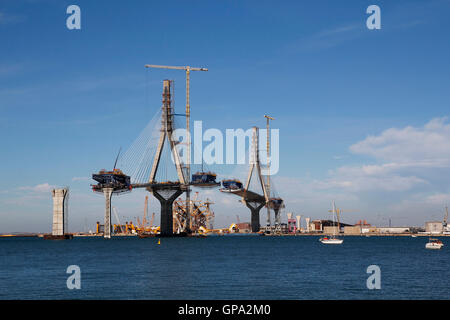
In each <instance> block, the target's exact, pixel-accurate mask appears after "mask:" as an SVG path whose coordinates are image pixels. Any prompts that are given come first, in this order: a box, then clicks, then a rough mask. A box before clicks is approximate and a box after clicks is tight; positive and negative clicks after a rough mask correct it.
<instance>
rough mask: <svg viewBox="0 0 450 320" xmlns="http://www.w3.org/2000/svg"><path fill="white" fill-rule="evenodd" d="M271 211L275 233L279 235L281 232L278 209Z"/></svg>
mask: <svg viewBox="0 0 450 320" xmlns="http://www.w3.org/2000/svg"><path fill="white" fill-rule="evenodd" d="M273 211H274V212H275V232H277V233H279V232H281V215H280V208H274V209H273Z"/></svg>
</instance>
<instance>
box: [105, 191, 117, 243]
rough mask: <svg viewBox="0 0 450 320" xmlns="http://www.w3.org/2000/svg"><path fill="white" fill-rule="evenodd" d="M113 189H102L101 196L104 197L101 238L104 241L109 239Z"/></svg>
mask: <svg viewBox="0 0 450 320" xmlns="http://www.w3.org/2000/svg"><path fill="white" fill-rule="evenodd" d="M113 190H114V189H113V188H104V189H103V194H104V195H105V200H106V206H105V225H104V227H103V237H104V238H106V239H110V238H111V197H112V194H113Z"/></svg>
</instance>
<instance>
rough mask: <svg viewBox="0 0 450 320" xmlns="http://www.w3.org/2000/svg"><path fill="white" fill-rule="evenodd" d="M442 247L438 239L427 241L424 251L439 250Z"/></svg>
mask: <svg viewBox="0 0 450 320" xmlns="http://www.w3.org/2000/svg"><path fill="white" fill-rule="evenodd" d="M443 246H444V244H443V243H442V241H441V240H439V239H431V238H430V241H428V243H427V244H426V245H425V248H426V249H441V248H442V247H443Z"/></svg>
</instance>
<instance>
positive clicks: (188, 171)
mask: <svg viewBox="0 0 450 320" xmlns="http://www.w3.org/2000/svg"><path fill="white" fill-rule="evenodd" d="M145 67H146V68H159V69H172V70H185V71H186V131H187V132H188V133H189V134H188V136H187V150H186V151H187V159H186V162H187V163H186V175H187V177H188V180H191V137H190V132H191V131H190V117H191V105H190V101H189V98H190V75H191V71H208V69H207V68H193V67H191V66H183V67H177V66H161V65H154V64H146V65H145ZM190 200H191V199H190V190H189V187H188V188H187V189H186V203H190ZM190 212H191V208H190V207H188V208H187V215H186V217H187V219H188V221H187V227H188V228H189V225H190V222H189V219H190ZM187 231H190V230H187Z"/></svg>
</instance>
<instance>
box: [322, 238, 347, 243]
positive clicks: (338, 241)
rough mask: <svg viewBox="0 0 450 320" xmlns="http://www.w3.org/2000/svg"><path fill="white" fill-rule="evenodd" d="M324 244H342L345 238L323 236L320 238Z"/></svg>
mask: <svg viewBox="0 0 450 320" xmlns="http://www.w3.org/2000/svg"><path fill="white" fill-rule="evenodd" d="M319 241H320V242H322V243H323V244H342V243H343V242H344V240H343V239H338V238H336V237H330V238H328V237H322V238H320V239H319Z"/></svg>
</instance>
